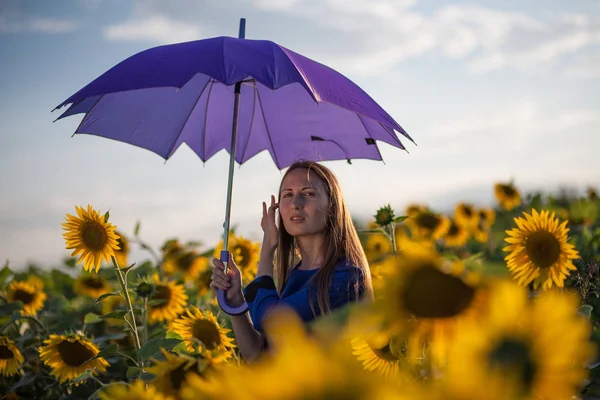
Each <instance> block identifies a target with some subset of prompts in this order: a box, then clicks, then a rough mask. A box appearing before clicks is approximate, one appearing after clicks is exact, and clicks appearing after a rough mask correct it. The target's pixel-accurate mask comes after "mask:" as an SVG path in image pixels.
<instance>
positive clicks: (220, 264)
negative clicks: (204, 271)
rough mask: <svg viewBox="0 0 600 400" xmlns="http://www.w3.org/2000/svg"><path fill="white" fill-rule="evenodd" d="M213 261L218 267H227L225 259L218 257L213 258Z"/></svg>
mask: <svg viewBox="0 0 600 400" xmlns="http://www.w3.org/2000/svg"><path fill="white" fill-rule="evenodd" d="M212 262H213V265H214V266H215V267H216V268H219V269H225V265H224V264H223V261H221V260H219V259H218V258H213V260H212Z"/></svg>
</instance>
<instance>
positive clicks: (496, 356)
mask: <svg viewBox="0 0 600 400" xmlns="http://www.w3.org/2000/svg"><path fill="white" fill-rule="evenodd" d="M490 296H491V297H490V302H489V308H488V311H487V312H486V313H485V314H484V315H483V316H482V318H481V319H479V320H477V321H475V320H472V321H465V324H464V325H463V326H462V329H461V330H460V331H459V332H458V333H457V335H456V336H455V340H454V341H453V342H452V344H451V348H450V353H449V354H450V359H451V362H450V363H449V364H448V369H447V375H446V379H445V381H446V385H447V386H449V391H450V392H451V394H452V396H449V398H472V396H469V394H473V393H481V383H482V382H485V393H486V396H485V398H486V399H489V400H503V399H533V398H535V399H571V398H577V397H578V395H579V390H580V385H581V384H582V383H583V381H584V379H586V377H587V375H588V371H587V368H586V365H587V363H588V362H590V361H591V359H592V356H593V354H594V348H593V345H592V343H591V342H590V332H591V329H590V326H589V322H588V321H587V320H585V319H584V318H582V317H581V316H579V315H578V314H577V308H578V306H579V299H578V298H577V295H575V294H574V293H569V292H556V291H550V292H545V293H544V294H543V295H541V296H539V297H538V298H537V299H535V300H534V301H530V300H529V299H528V292H527V290H526V289H524V288H522V287H519V286H517V285H515V284H513V283H511V282H499V283H497V284H496V285H494V287H493V288H492V289H491V291H490Z"/></svg>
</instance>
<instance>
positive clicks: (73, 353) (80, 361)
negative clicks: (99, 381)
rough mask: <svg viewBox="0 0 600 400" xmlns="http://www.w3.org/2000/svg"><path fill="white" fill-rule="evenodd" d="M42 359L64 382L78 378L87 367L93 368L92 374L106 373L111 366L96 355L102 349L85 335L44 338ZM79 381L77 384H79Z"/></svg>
mask: <svg viewBox="0 0 600 400" xmlns="http://www.w3.org/2000/svg"><path fill="white" fill-rule="evenodd" d="M39 352H40V359H41V360H42V361H43V362H44V364H46V365H47V366H48V367H50V368H51V370H52V371H51V372H50V373H51V374H52V375H53V376H54V377H55V378H56V379H58V381H59V383H61V384H63V383H65V382H67V381H69V380H72V379H75V378H77V377H78V376H79V375H81V374H83V373H84V372H85V371H86V370H87V369H90V370H92V374H97V373H104V372H106V368H107V367H108V366H109V364H108V362H107V361H106V360H105V359H104V358H102V357H100V358H96V359H94V360H90V359H91V358H92V357H95V356H96V355H97V354H98V353H99V352H100V350H99V349H98V347H96V345H95V344H94V343H92V342H91V341H90V340H89V339H87V338H86V337H84V336H81V335H76V334H69V335H54V334H51V335H50V337H49V338H48V339H46V340H44V345H43V346H41V347H40V349H39ZM79 383H83V382H78V383H76V384H75V386H78V385H79Z"/></svg>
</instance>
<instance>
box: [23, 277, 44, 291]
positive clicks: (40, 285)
mask: <svg viewBox="0 0 600 400" xmlns="http://www.w3.org/2000/svg"><path fill="white" fill-rule="evenodd" d="M25 282H27V283H29V284H30V285H31V286H33V287H35V288H36V289H37V290H43V289H44V282H42V280H41V279H40V278H39V277H38V276H35V275H29V276H27V280H26V281H25Z"/></svg>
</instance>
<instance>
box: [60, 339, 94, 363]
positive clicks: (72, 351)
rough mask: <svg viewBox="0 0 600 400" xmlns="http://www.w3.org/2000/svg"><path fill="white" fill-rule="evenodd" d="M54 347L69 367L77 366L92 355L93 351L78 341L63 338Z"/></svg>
mask: <svg viewBox="0 0 600 400" xmlns="http://www.w3.org/2000/svg"><path fill="white" fill-rule="evenodd" d="M56 348H57V349H58V354H60V358H61V360H63V361H64V363H65V364H67V365H68V366H69V367H79V366H80V365H81V364H83V363H84V362H86V361H87V360H89V359H90V358H92V357H94V355H95V354H94V352H93V351H92V350H90V349H88V348H87V347H86V346H84V345H83V344H82V343H80V342H79V341H75V342H71V341H68V340H63V341H62V342H60V343H59V344H58V345H57V346H56Z"/></svg>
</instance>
